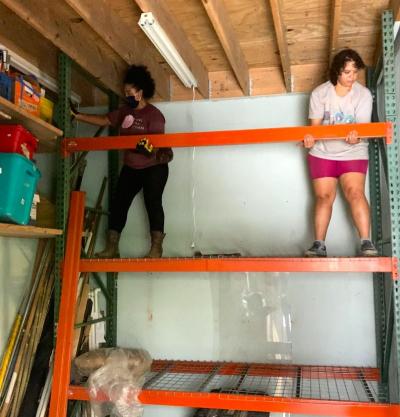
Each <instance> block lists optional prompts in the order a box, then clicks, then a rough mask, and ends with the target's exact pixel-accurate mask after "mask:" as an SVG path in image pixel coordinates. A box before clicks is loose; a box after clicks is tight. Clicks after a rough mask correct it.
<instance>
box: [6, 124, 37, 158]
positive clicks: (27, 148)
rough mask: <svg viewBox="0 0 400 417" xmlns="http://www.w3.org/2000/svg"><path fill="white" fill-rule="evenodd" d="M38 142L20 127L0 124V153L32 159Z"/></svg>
mask: <svg viewBox="0 0 400 417" xmlns="http://www.w3.org/2000/svg"><path fill="white" fill-rule="evenodd" d="M37 146H38V140H37V139H36V137H35V136H33V135H32V133H31V132H29V130H26V129H25V128H24V127H23V126H22V125H16V124H0V152H3V153H19V154H21V155H24V156H26V157H27V158H29V159H32V158H33V157H34V155H35V152H36V149H37Z"/></svg>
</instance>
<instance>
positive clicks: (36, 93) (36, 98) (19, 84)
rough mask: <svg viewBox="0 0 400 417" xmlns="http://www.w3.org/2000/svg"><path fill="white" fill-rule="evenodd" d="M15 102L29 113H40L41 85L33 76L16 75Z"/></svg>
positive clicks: (36, 114) (37, 114)
mask: <svg viewBox="0 0 400 417" xmlns="http://www.w3.org/2000/svg"><path fill="white" fill-rule="evenodd" d="M14 103H15V104H16V105H17V106H19V107H21V108H23V109H24V110H26V111H27V112H28V113H30V114H32V115H34V116H39V115H40V107H39V105H40V86H39V83H38V82H37V81H36V80H35V79H34V78H32V77H29V76H26V75H16V76H15V78H14Z"/></svg>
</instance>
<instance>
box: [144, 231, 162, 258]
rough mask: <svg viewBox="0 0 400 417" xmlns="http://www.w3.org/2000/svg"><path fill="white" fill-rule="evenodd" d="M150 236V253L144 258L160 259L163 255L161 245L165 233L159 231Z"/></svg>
mask: <svg viewBox="0 0 400 417" xmlns="http://www.w3.org/2000/svg"><path fill="white" fill-rule="evenodd" d="M150 235H151V248H150V252H149V253H148V254H147V255H146V256H145V257H146V258H161V256H162V253H163V248H162V243H163V240H164V237H165V233H163V232H159V231H152V232H150Z"/></svg>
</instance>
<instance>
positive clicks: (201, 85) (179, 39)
mask: <svg viewBox="0 0 400 417" xmlns="http://www.w3.org/2000/svg"><path fill="white" fill-rule="evenodd" d="M134 1H135V2H136V3H137V5H138V6H139V7H140V9H141V10H142V12H152V13H153V14H154V16H155V18H156V19H157V21H158V22H159V24H160V26H161V27H162V28H163V29H164V31H165V33H166V34H167V35H168V36H169V38H170V39H171V42H172V43H173V44H174V46H175V48H176V49H177V51H178V52H179V54H180V55H181V57H182V59H183V60H184V61H185V63H186V65H187V66H188V67H189V68H190V70H191V71H192V73H193V75H194V76H195V78H196V80H197V88H198V90H199V91H200V93H201V94H202V96H203V97H205V98H208V97H209V91H208V89H209V88H208V72H207V69H206V67H205V66H204V64H203V62H202V61H201V59H200V58H199V56H198V55H197V53H196V51H195V50H194V48H193V47H192V45H191V44H190V42H189V41H188V39H187V36H186V34H185V32H184V31H183V30H182V29H181V28H180V26H179V24H178V23H177V21H176V19H175V17H174V15H173V14H172V13H171V12H170V11H169V10H168V9H167V7H166V5H165V2H164V1H162V0H134Z"/></svg>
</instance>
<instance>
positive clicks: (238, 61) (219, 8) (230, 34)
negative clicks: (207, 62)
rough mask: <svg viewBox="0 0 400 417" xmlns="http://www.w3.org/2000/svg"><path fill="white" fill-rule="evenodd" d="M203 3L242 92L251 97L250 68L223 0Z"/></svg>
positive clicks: (203, 1)
mask: <svg viewBox="0 0 400 417" xmlns="http://www.w3.org/2000/svg"><path fill="white" fill-rule="evenodd" d="M202 3H203V6H204V8H205V10H206V12H207V14H208V17H209V18H210V20H211V23H212V25H213V27H214V30H215V32H216V34H217V36H218V39H219V41H220V42H221V45H222V48H223V49H224V51H225V54H226V56H227V58H228V61H229V63H230V65H231V68H232V70H233V72H234V74H235V76H236V79H237V81H238V83H239V85H240V87H241V89H242V91H243V92H244V94H245V95H250V77H249V67H248V65H247V62H246V58H245V56H244V53H243V51H242V48H241V46H240V43H239V41H238V39H237V37H236V35H235V31H234V29H233V26H232V23H231V21H230V19H229V17H228V12H227V10H226V7H225V4H224V2H223V0H202Z"/></svg>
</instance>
